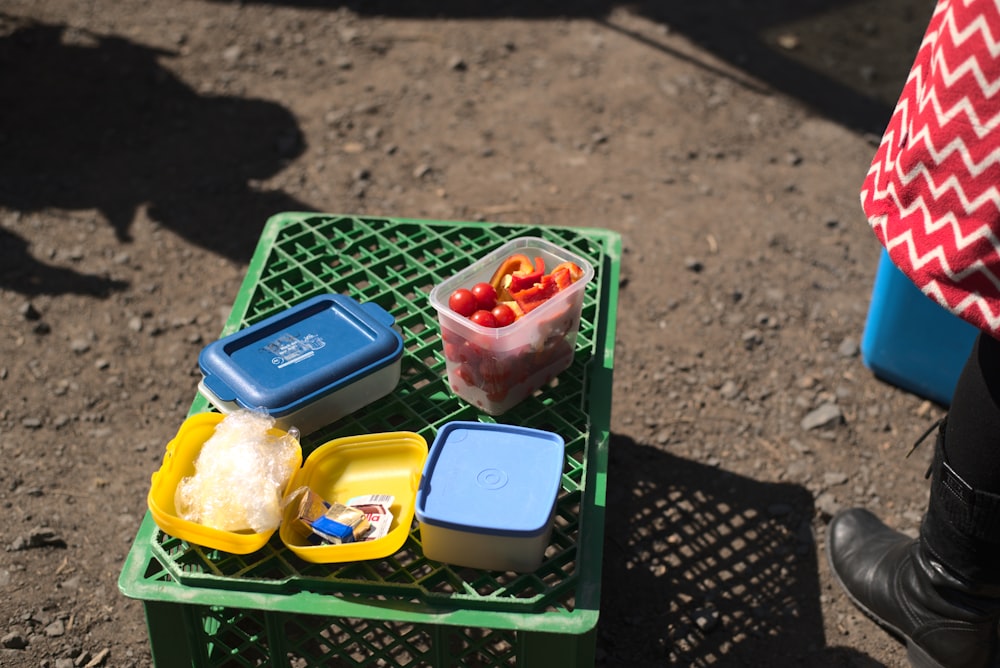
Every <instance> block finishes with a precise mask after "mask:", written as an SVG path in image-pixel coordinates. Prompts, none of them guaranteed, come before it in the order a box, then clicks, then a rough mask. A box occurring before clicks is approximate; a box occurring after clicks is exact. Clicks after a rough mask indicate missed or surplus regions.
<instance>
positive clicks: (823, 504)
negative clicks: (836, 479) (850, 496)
mask: <svg viewBox="0 0 1000 668" xmlns="http://www.w3.org/2000/svg"><path fill="white" fill-rule="evenodd" d="M816 510H817V511H819V514H820V516H821V517H823V518H824V519H829V518H831V517H833V516H834V515H836V514H837V511H838V510H840V503H839V502H838V501H837V497H836V496H834V495H833V494H831V493H830V492H823V493H822V494H820V495H819V496H817V497H816Z"/></svg>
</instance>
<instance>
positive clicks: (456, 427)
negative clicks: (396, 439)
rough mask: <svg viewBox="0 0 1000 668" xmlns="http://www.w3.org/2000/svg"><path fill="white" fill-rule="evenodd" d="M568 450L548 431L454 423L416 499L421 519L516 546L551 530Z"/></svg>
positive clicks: (435, 447) (443, 432)
mask: <svg viewBox="0 0 1000 668" xmlns="http://www.w3.org/2000/svg"><path fill="white" fill-rule="evenodd" d="M564 448H565V443H564V441H563V439H562V437H561V436H559V435H558V434H554V433H552V432H548V431H542V430H539V429H530V428H528V427H519V426H514V425H506V424H485V423H481V422H461V421H456V422H449V423H446V424H445V425H444V426H443V427H441V429H440V430H439V431H438V433H437V436H436V437H435V439H434V443H433V444H432V445H431V448H430V451H429V452H428V455H427V462H426V463H425V465H424V473H423V478H422V479H421V482H420V488H419V489H418V491H417V507H416V516H417V519H418V520H419V521H420V522H422V523H425V524H430V525H434V526H437V527H444V528H446V529H452V530H455V531H459V532H467V533H474V534H480V535H481V534H489V535H493V536H503V537H510V538H518V537H529V536H536V535H538V534H541V533H543V532H545V531H547V530H548V529H550V528H551V521H552V510H553V508H554V506H555V501H556V496H557V495H558V493H559V489H560V486H561V480H562V468H563V457H564Z"/></svg>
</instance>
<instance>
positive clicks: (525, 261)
mask: <svg viewBox="0 0 1000 668" xmlns="http://www.w3.org/2000/svg"><path fill="white" fill-rule="evenodd" d="M533 269H534V266H533V265H532V264H531V258H529V257H528V256H527V255H522V254H520V253H518V254H516V255H511V256H510V257H509V258H507V259H506V260H504V261H503V263H502V264H501V265H500V266H499V267H497V270H496V271H495V272H493V277H492V278H491V279H490V284H491V285H492V286H493V289H494V290H496V291H497V294H500V292H501V291H502V290H504V289H505V288H506V287H507V286H505V285H504V280H503V279H504V278H506V277H507V276H509V275H511V274H513V273H514V272H523V273H530V272H531V271H532V270H533Z"/></svg>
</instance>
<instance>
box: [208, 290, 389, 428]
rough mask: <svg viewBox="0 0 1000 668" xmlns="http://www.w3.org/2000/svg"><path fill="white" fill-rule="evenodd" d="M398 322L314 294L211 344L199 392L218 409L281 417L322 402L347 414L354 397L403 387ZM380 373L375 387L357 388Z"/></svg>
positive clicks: (368, 306) (346, 300)
mask: <svg viewBox="0 0 1000 668" xmlns="http://www.w3.org/2000/svg"><path fill="white" fill-rule="evenodd" d="M394 324H395V319H394V318H393V316H392V315H391V314H389V313H388V312H387V311H386V310H385V309H383V308H382V307H381V306H379V305H378V304H376V303H374V302H368V303H365V304H359V303H358V302H357V301H355V300H354V299H351V298H350V297H347V296H346V295H339V294H326V295H320V296H317V297H313V298H311V299H309V300H306V301H304V302H302V303H300V304H298V305H296V306H293V307H291V308H289V309H286V310H285V311H283V312H281V313H279V314H277V315H274V316H272V317H270V318H267V319H266V320H263V321H261V322H259V323H256V324H254V325H251V326H250V327H247V328H246V329H243V330H240V331H238V332H234V333H233V334H230V335H229V336H226V337H224V338H222V339H219V340H218V341H214V342H213V343H211V344H209V345H207V346H205V347H204V348H203V349H202V351H201V354H200V355H199V356H198V365H199V366H200V367H201V372H202V374H203V375H204V378H203V379H202V382H201V385H200V389H202V390H203V391H204V392H205V394H206V395H207V396H208V398H209V399H210V400H211V401H212V403H213V404H215V405H216V406H217V407H220V408H228V409H235V408H249V409H256V408H263V409H264V410H266V412H267V413H268V414H270V415H271V416H273V417H275V418H281V417H285V416H290V415H293V414H295V413H297V412H299V411H301V410H302V409H303V408H305V407H308V406H312V405H317V404H318V405H321V406H322V405H323V404H324V402H326V404H327V405H326V406H325V409H326V410H327V414H328V415H330V416H332V415H336V414H342V413H344V411H345V410H346V408H347V407H349V406H348V403H345V400H347V399H348V395H358V394H360V395H362V397H363V399H364V403H368V402H370V401H373V400H374V399H376V398H378V397H380V396H384V395H385V394H387V393H388V392H390V391H391V390H392V388H393V387H394V386H395V384H396V382H398V378H399V375H398V374H399V371H398V367H399V361H400V359H401V357H402V352H403V338H402V336H400V334H399V332H397V331H396V330H395V329H394V328H393V325H394ZM393 366H395V369H390V367H393ZM383 371H385V373H383ZM375 376H377V377H378V379H377V383H376V384H375V386H374V387H364V386H362V385H359V383H360V381H362V380H363V379H366V378H371V377H375ZM369 385H370V383H369ZM330 397H334V399H333V400H332V401H329V398H330ZM356 401H357V398H353V399H350V402H354V403H356ZM350 402H349V403H350ZM354 403H351V404H350V407H356V406H354ZM338 417H339V415H338ZM331 421H332V420H331ZM294 426H299V425H294ZM309 427H310V429H311V425H310V426H309ZM300 429H302V427H300ZM303 431H307V430H303Z"/></svg>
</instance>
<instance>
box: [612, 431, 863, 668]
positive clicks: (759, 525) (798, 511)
mask: <svg viewBox="0 0 1000 668" xmlns="http://www.w3.org/2000/svg"><path fill="white" fill-rule="evenodd" d="M813 514H814V507H813V500H812V496H811V494H810V493H809V491H808V490H806V489H805V488H803V487H801V486H798V485H793V484H783V483H762V482H758V481H755V480H752V479H750V478H745V477H742V476H739V475H735V474H733V473H729V472H726V471H724V470H722V469H719V468H715V467H711V466H706V465H703V464H699V463H696V462H692V461H687V460H684V459H680V458H678V457H675V456H673V455H670V454H668V453H666V452H663V451H661V450H657V449H656V448H653V447H650V446H644V445H641V444H638V443H636V442H634V441H632V440H630V439H629V438H627V437H623V436H620V435H612V437H611V445H610V449H609V473H608V497H607V522H606V527H607V531H606V534H605V548H604V553H605V559H604V570H603V582H602V587H601V590H602V596H601V615H600V621H599V622H598V647H599V658H600V659H601V660H602V662H603V665H607V666H625V665H627V666H633V667H639V666H664V665H684V666H709V665H747V666H751V665H761V666H765V665H766V666H773V665H781V664H782V663H785V664H787V665H804V664H808V665H816V666H824V665H825V666H831V665H853V666H863V665H871V666H875V665H878V664H876V663H875V662H872V661H869V660H868V659H867V658H865V657H861V656H860V655H858V654H857V653H856V652H854V651H853V650H850V649H845V648H827V647H826V646H825V641H824V633H823V618H822V610H821V606H820V601H819V595H820V585H819V572H818V566H817V558H816V548H815V541H814V539H813V535H812V524H811V522H812V517H813ZM848 655H850V656H848Z"/></svg>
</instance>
